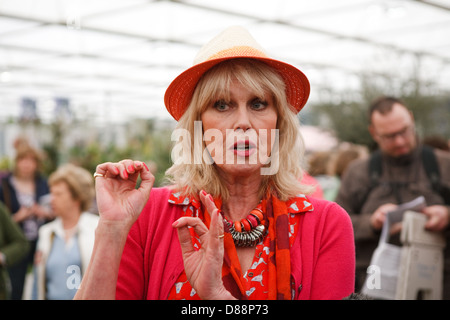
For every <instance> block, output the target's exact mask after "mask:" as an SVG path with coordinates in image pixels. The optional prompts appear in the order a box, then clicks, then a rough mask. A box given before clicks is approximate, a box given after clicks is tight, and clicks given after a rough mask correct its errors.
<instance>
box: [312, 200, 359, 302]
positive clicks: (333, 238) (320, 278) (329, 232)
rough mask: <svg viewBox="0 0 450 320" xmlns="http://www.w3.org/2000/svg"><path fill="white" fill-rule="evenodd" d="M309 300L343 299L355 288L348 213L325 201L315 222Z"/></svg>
mask: <svg viewBox="0 0 450 320" xmlns="http://www.w3.org/2000/svg"><path fill="white" fill-rule="evenodd" d="M314 246H315V250H314V252H315V257H314V261H315V265H314V270H313V277H312V279H311V297H310V298H311V299H313V300H314V299H326V300H333V299H342V298H344V297H347V296H349V295H350V294H351V293H352V292H353V291H354V285H355V284H354V281H355V245H354V237H353V228H352V223H351V220H350V217H349V215H348V214H347V212H346V211H345V210H344V209H342V208H341V207H340V206H339V205H337V204H336V203H333V202H328V204H326V205H325V207H324V208H323V212H322V213H321V215H320V218H319V221H318V223H317V225H316V236H315V243H314Z"/></svg>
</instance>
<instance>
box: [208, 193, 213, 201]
mask: <svg viewBox="0 0 450 320" xmlns="http://www.w3.org/2000/svg"><path fill="white" fill-rule="evenodd" d="M208 197H209V199H210V200H211V201H212V202H214V199H213V197H212V196H211V195H210V194H209V195H208Z"/></svg>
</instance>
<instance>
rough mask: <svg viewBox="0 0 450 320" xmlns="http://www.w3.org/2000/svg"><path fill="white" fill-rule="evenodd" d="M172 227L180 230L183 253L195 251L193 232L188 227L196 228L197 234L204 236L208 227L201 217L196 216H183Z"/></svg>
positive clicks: (179, 236) (179, 235)
mask: <svg viewBox="0 0 450 320" xmlns="http://www.w3.org/2000/svg"><path fill="white" fill-rule="evenodd" d="M172 227H174V228H177V231H178V239H179V241H180V246H181V252H183V254H188V253H191V252H194V251H195V249H194V245H193V244H192V240H191V233H190V232H189V228H188V227H192V228H194V231H195V232H196V233H197V235H198V236H199V237H200V238H202V237H203V236H204V235H205V234H206V233H207V232H208V228H207V227H206V226H205V224H204V223H203V222H202V220H200V218H194V217H182V218H180V219H178V220H176V221H175V222H174V223H173V224H172Z"/></svg>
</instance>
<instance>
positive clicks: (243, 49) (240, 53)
mask: <svg viewBox="0 0 450 320" xmlns="http://www.w3.org/2000/svg"><path fill="white" fill-rule="evenodd" d="M239 57H260V58H267V55H266V54H265V53H264V52H262V51H260V50H257V49H255V48H252V47H248V46H237V47H233V48H229V49H226V50H222V51H219V52H217V53H215V54H213V55H212V56H210V57H209V58H208V59H207V60H214V59H222V58H239Z"/></svg>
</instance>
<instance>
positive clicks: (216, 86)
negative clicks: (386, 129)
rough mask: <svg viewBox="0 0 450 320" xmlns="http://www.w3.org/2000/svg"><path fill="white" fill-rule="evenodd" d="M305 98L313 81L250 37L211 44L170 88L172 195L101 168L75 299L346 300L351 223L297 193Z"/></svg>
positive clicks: (230, 36) (147, 180) (233, 34)
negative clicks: (91, 237)
mask: <svg viewBox="0 0 450 320" xmlns="http://www.w3.org/2000/svg"><path fill="white" fill-rule="evenodd" d="M308 95H309V82H308V80H307V78H306V77H305V75H304V74H303V73H302V72H301V71H300V70H298V69H296V68H295V67H293V66H291V65H289V64H286V63H284V62H281V61H278V60H274V59H271V58H269V57H267V55H266V54H265V53H264V52H263V49H262V48H261V47H260V46H259V45H258V44H257V43H256V41H255V40H254V39H253V38H252V37H251V36H250V34H249V33H248V32H247V31H246V30H245V29H243V28H240V27H233V28H230V29H227V30H225V31H224V32H223V33H221V34H220V35H218V36H217V37H216V38H214V39H213V40H212V41H211V42H209V43H208V44H206V45H205V46H204V47H203V48H202V49H201V50H200V52H199V54H198V56H197V59H196V61H195V63H194V66H193V67H192V68H189V69H188V70H186V71H185V72H183V73H182V74H181V75H180V76H178V77H177V78H176V79H175V80H174V81H173V82H172V83H171V85H170V86H169V88H168V89H167V91H166V95H165V103H166V107H167V109H168V111H169V113H170V114H171V115H172V116H173V117H174V118H175V119H176V120H177V121H178V128H177V129H176V130H175V131H174V134H173V135H172V139H173V140H175V141H176V144H175V146H174V149H173V152H172V157H173V161H174V165H173V166H172V167H171V168H170V169H169V170H168V171H167V175H168V178H169V181H170V187H165V188H152V186H153V181H154V178H153V176H152V175H151V173H150V172H149V170H148V169H147V167H146V166H145V164H144V163H142V162H140V161H134V160H123V161H120V162H118V163H103V164H100V165H98V166H97V170H96V173H95V174H94V176H95V177H96V190H97V200H98V208H99V212H100V221H99V226H98V229H97V231H96V235H97V237H96V243H95V247H94V252H93V255H92V259H91V263H90V266H89V270H88V272H87V273H86V275H85V277H84V278H83V282H82V285H81V288H80V290H79V291H78V293H77V296H76V298H80V299H94V298H102V299H107V298H108V299H114V298H117V299H341V298H344V297H346V296H348V295H350V294H351V293H352V289H353V285H354V284H353V282H354V247H353V233H352V227H351V222H350V219H349V217H348V215H347V213H346V212H345V211H344V210H343V209H342V208H340V207H339V206H337V205H336V204H335V203H331V202H327V201H323V200H318V199H314V198H311V197H308V196H307V195H306V193H308V192H310V191H311V189H310V187H306V186H304V185H302V184H301V183H299V181H300V180H301V176H302V168H301V163H302V159H303V158H302V157H303V147H302V140H301V137H300V136H299V130H298V119H297V116H296V115H297V113H298V112H299V111H300V110H301V109H302V107H303V106H304V105H305V103H306V101H307V98H308ZM138 177H140V178H141V179H142V182H141V184H140V186H139V188H138V189H135V184H136V181H137V179H138ZM106 267H107V268H106ZM116 279H117V280H116Z"/></svg>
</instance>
